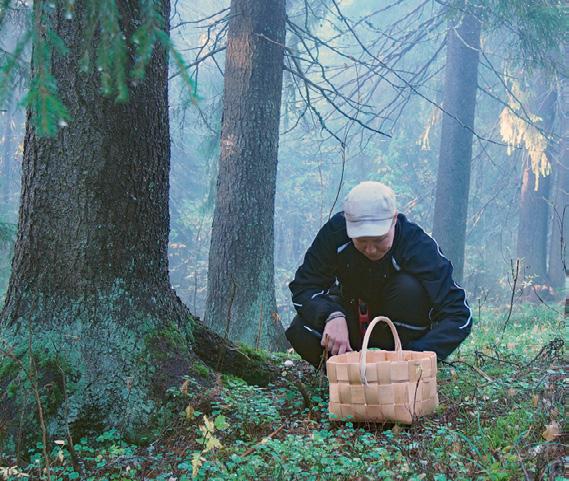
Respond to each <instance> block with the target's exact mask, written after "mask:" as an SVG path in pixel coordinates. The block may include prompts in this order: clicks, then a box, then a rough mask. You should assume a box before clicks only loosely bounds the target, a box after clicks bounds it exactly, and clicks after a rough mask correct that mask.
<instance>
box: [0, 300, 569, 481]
mask: <svg viewBox="0 0 569 481" xmlns="http://www.w3.org/2000/svg"><path fill="white" fill-rule="evenodd" d="M481 317H482V319H478V320H477V322H476V324H475V327H474V329H473V333H472V335H471V336H470V338H469V339H468V340H467V342H465V343H464V345H463V346H461V348H460V351H459V352H458V353H455V354H454V355H453V356H452V359H451V362H449V363H440V364H439V373H438V382H439V399H440V405H439V407H438V409H437V411H436V412H435V414H434V415H432V416H429V417H427V418H424V419H421V420H419V421H418V422H416V423H415V424H413V425H412V426H410V427H406V426H399V425H392V424H391V425H381V424H369V425H362V424H355V423H350V422H335V421H330V420H329V419H328V414H327V398H328V388H327V380H326V378H325V377H323V376H322V375H319V374H318V373H316V372H315V370H314V369H312V368H311V367H310V366H308V365H307V364H306V363H304V362H302V361H300V360H299V358H298V357H295V355H293V354H287V355H286V356H278V357H274V356H269V355H268V357H269V358H270V362H275V363H279V364H280V365H282V367H283V375H282V377H281V378H279V380H278V381H277V382H275V383H274V384H273V385H269V386H268V387H264V388H260V387H257V386H250V385H247V384H246V383H245V382H243V381H242V380H240V379H238V378H234V377H228V376H218V382H217V385H216V386H214V387H213V388H211V389H208V390H204V389H203V388H201V387H200V385H199V382H198V381H196V380H195V378H194V379H193V380H192V379H188V380H187V381H186V382H185V383H184V384H183V385H182V386H181V387H180V388H176V389H173V390H172V392H171V395H172V399H173V405H176V406H178V409H179V408H180V406H186V407H185V408H182V409H181V410H180V412H179V413H178V414H177V415H176V418H175V421H174V422H172V423H170V424H169V425H168V426H167V427H166V428H165V429H164V431H163V432H162V434H161V435H160V436H159V437H157V438H156V439H153V440H151V442H150V443H149V444H148V445H146V446H144V447H141V446H135V445H132V444H129V443H128V442H126V441H125V440H124V439H122V438H121V436H120V434H119V433H118V432H116V431H109V432H106V433H104V434H102V435H100V436H98V437H94V438H83V439H81V440H78V441H75V455H76V459H75V462H73V461H72V459H71V457H70V454H69V451H68V449H67V447H66V445H65V442H64V441H58V440H55V441H54V442H53V444H52V446H51V454H50V456H51V462H50V464H51V467H50V470H49V471H50V473H49V474H50V479H51V480H72V479H81V480H90V481H103V480H106V481H111V480H118V481H127V480H156V481H189V480H192V479H196V480H206V479H207V480H253V479H254V480H258V481H260V480H283V481H284V480H286V481H289V480H315V481H316V480H361V481H364V480H370V481H371V480H435V481H445V480H456V481H459V480H464V481H466V480H496V481H498V480H557V481H560V480H566V479H569V478H568V476H569V471H568V469H569V451H568V449H567V447H568V446H567V442H568V436H567V424H566V423H567V421H566V412H565V409H566V407H565V402H566V394H567V391H568V389H569V379H568V376H567V371H568V370H569V363H568V362H567V358H566V357H565V356H564V354H565V350H564V349H565V347H564V339H565V338H566V335H565V334H564V330H565V321H564V318H563V316H562V314H560V313H557V312H555V311H554V310H552V309H551V308H548V307H547V306H541V307H536V306H516V307H515V309H514V313H513V315H512V316H511V318H510V319H509V322H508V325H507V329H506V331H505V334H504V335H502V334H501V333H502V328H503V325H504V322H505V320H506V317H507V312H504V310H503V309H502V310H495V311H493V310H489V309H485V312H482V316H481ZM286 360H292V366H291V365H290V364H291V362H286V365H285V361H286ZM204 369H205V367H204ZM204 374H205V370H204ZM30 455H31V458H30V459H31V462H30V464H29V466H27V467H19V468H8V467H7V466H13V464H11V463H12V462H13V460H10V458H8V457H0V465H1V466H4V468H0V479H2V477H4V479H10V480H11V479H14V480H15V479H48V477H47V474H48V473H47V471H46V470H45V459H44V457H43V455H42V449H41V445H38V446H37V448H36V449H34V450H32V451H31V452H30ZM74 465H75V467H74Z"/></svg>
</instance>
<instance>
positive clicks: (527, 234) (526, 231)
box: [517, 82, 557, 300]
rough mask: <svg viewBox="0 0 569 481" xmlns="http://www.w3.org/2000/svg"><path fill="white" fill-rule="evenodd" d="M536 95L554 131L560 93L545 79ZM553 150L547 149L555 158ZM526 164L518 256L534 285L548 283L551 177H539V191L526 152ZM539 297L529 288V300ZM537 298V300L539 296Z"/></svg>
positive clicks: (546, 127)
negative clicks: (558, 94) (548, 84)
mask: <svg viewBox="0 0 569 481" xmlns="http://www.w3.org/2000/svg"><path fill="white" fill-rule="evenodd" d="M536 92H537V95H536V98H535V103H534V105H535V106H534V108H533V109H532V110H533V112H534V113H535V114H537V115H538V116H539V117H540V118H541V119H542V121H541V122H540V124H541V127H542V129H543V130H544V131H545V132H551V129H552V126H553V121H554V119H555V101H556V99H557V93H556V91H555V90H552V89H548V88H547V86H546V85H545V84H544V83H543V82H537V87H536ZM551 154H552V150H551V149H550V148H548V149H547V156H548V157H549V158H551ZM524 157H525V159H526V160H525V164H524V171H523V176H522V187H521V192H520V214H519V224H518V243H517V256H518V257H519V258H520V259H521V260H522V263H523V266H524V276H525V277H529V278H531V279H532V284H535V285H548V284H549V280H548V278H547V233H548V220H549V198H550V190H551V176H547V177H543V178H541V179H539V183H538V189H537V190H535V184H536V182H535V181H536V178H535V174H534V172H533V170H532V166H531V162H530V159H529V155H527V154H525V155H524ZM531 298H535V296H532V295H531V291H528V299H531ZM536 300H537V299H536Z"/></svg>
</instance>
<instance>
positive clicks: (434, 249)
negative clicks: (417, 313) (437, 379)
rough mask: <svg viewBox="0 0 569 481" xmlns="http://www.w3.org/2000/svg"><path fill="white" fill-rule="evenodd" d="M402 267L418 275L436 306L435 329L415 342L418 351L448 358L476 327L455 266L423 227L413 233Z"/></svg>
mask: <svg viewBox="0 0 569 481" xmlns="http://www.w3.org/2000/svg"><path fill="white" fill-rule="evenodd" d="M401 261H402V266H401V267H402V268H403V270H404V271H406V272H408V273H410V274H412V275H414V276H415V277H416V278H417V279H418V280H419V282H420V283H421V284H422V286H423V287H424V288H425V290H426V291H427V294H428V296H429V299H430V301H431V304H432V309H431V311H430V313H429V318H430V320H431V322H432V327H431V330H430V331H429V332H428V333H427V334H425V335H424V336H423V337H421V338H419V339H416V340H415V341H412V342H411V343H410V344H409V348H410V349H412V350H415V351H434V352H436V353H437V357H438V359H439V360H441V359H445V358H446V357H447V356H448V355H449V354H450V353H451V352H452V351H454V350H455V349H456V348H457V347H458V346H459V344H460V343H461V342H462V341H464V339H466V337H467V336H468V335H469V334H470V330H471V328H472V313H471V310H470V307H469V306H468V303H467V301H466V294H465V292H464V289H463V288H462V287H460V286H458V285H457V284H456V282H454V280H453V278H452V271H453V268H452V264H451V262H450V261H449V260H448V259H447V258H446V257H445V256H444V255H443V253H442V252H441V250H440V248H439V246H438V244H437V243H436V241H435V240H434V239H433V238H432V237H430V236H429V235H427V234H426V233H425V232H424V231H423V230H422V229H421V228H417V230H416V231H415V232H413V233H412V235H411V236H410V238H409V239H408V242H406V248H405V249H404V251H403V258H402V259H401Z"/></svg>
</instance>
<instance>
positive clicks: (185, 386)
mask: <svg viewBox="0 0 569 481" xmlns="http://www.w3.org/2000/svg"><path fill="white" fill-rule="evenodd" d="M189 389H190V380H189V379H186V380H185V381H184V383H183V384H182V386H180V392H181V393H182V394H184V395H186V396H187V395H188V391H189Z"/></svg>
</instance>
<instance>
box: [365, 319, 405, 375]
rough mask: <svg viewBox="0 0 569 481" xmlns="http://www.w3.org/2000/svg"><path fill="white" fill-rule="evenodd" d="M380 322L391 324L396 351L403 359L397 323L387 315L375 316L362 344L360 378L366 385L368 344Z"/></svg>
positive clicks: (399, 357)
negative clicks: (372, 332)
mask: <svg viewBox="0 0 569 481" xmlns="http://www.w3.org/2000/svg"><path fill="white" fill-rule="evenodd" d="M379 322H385V323H386V324H387V325H388V326H389V329H391V334H393V339H394V341H395V348H394V351H395V352H396V353H397V357H398V359H400V360H401V359H403V348H402V347H401V339H399V334H397V329H396V328H395V325H394V324H393V322H391V319H389V317H385V316H377V317H375V318H374V319H373V321H371V323H370V325H369V326H368V328H367V329H366V333H365V336H364V342H363V344H362V350H361V352H360V378H361V381H362V384H365V385H367V379H366V358H367V346H368V344H369V338H370V336H371V331H373V328H374V327H375V326H376V324H378V323H379Z"/></svg>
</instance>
